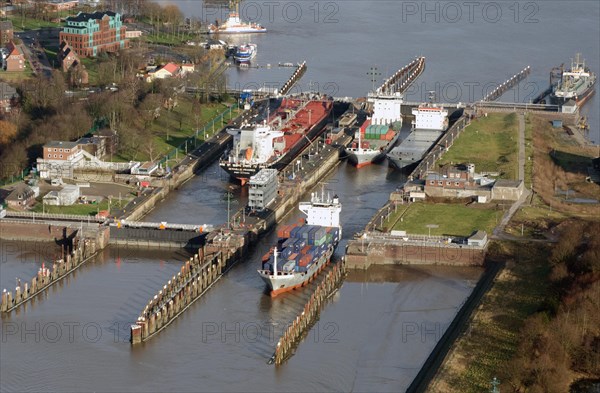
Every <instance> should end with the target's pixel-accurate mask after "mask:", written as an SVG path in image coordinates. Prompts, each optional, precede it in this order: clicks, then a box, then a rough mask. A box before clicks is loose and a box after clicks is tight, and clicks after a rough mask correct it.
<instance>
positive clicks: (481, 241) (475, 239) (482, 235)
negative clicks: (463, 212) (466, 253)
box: [467, 231, 488, 247]
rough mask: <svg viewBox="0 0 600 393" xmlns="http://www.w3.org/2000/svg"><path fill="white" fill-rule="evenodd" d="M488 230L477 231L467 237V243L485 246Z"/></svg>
mask: <svg viewBox="0 0 600 393" xmlns="http://www.w3.org/2000/svg"><path fill="white" fill-rule="evenodd" d="M487 240H488V237H487V232H486V231H477V232H475V233H474V234H473V235H471V237H469V238H468V239H467V245H469V246H475V247H485V245H486V244H487Z"/></svg>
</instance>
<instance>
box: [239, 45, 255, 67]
mask: <svg viewBox="0 0 600 393" xmlns="http://www.w3.org/2000/svg"><path fill="white" fill-rule="evenodd" d="M257 49H258V46H257V45H256V44H243V45H240V46H238V48H237V50H236V51H235V53H234V54H233V60H235V61H236V62H238V63H248V62H250V60H252V59H254V56H256V50H257Z"/></svg>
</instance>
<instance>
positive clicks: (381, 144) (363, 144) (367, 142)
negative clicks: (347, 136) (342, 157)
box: [346, 119, 402, 168]
mask: <svg viewBox="0 0 600 393" xmlns="http://www.w3.org/2000/svg"><path fill="white" fill-rule="evenodd" d="M401 127H402V123H400V122H397V123H395V125H394V126H393V127H389V126H386V125H374V124H371V120H370V119H367V120H365V122H364V123H363V125H362V126H361V127H360V129H359V130H358V131H357V132H356V134H355V136H354V139H355V142H352V144H351V145H350V146H349V147H347V148H346V154H347V155H348V160H349V161H350V162H351V163H352V164H354V165H356V167H357V168H361V167H363V166H366V165H369V164H372V163H376V162H378V161H380V160H382V159H383V158H385V155H386V154H387V153H389V152H390V150H391V149H392V148H393V147H394V146H395V145H396V143H397V142H398V138H399V137H400V128H401Z"/></svg>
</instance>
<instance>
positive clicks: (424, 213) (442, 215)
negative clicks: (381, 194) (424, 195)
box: [393, 202, 502, 236]
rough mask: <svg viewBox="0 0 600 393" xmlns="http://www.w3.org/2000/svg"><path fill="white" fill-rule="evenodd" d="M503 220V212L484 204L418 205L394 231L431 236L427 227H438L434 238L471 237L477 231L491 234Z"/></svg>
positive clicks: (432, 232) (406, 214)
mask: <svg viewBox="0 0 600 393" xmlns="http://www.w3.org/2000/svg"><path fill="white" fill-rule="evenodd" d="M501 217H502V211H501V210H499V211H496V210H495V209H491V208H489V207H488V206H483V205H470V206H464V205H461V204H443V203H436V204H430V203H419V202H417V203H413V204H411V205H410V207H409V208H408V210H407V211H406V213H405V214H404V215H403V216H402V219H401V221H397V222H396V224H395V225H394V228H393V229H395V230H401V231H406V232H407V233H411V234H420V235H427V234H429V228H427V226H426V225H428V224H435V225H438V228H432V229H431V235H432V236H434V235H435V236H450V235H453V236H469V235H471V234H472V233H473V232H475V231H477V230H484V231H486V232H487V233H488V234H491V233H492V231H493V229H494V227H495V226H496V220H500V219H501Z"/></svg>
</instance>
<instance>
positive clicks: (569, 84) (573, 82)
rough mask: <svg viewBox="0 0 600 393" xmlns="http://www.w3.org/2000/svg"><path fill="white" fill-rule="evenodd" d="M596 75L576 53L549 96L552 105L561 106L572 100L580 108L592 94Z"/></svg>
mask: <svg viewBox="0 0 600 393" xmlns="http://www.w3.org/2000/svg"><path fill="white" fill-rule="evenodd" d="M595 85H596V74H594V73H593V72H591V71H590V70H589V68H587V67H586V66H585V61H583V60H581V54H580V53H577V55H576V56H575V59H574V60H572V61H571V69H570V70H568V71H563V72H562V74H561V78H560V81H559V82H558V84H557V85H556V87H555V89H554V91H553V92H552V94H551V95H550V100H551V102H552V103H553V104H556V105H563V104H565V103H567V102H568V101H569V100H573V101H574V102H575V103H576V104H577V106H582V105H583V104H584V103H585V102H586V101H587V99H588V98H589V97H591V96H592V94H593V93H594V91H595V90H594V87H595Z"/></svg>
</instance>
